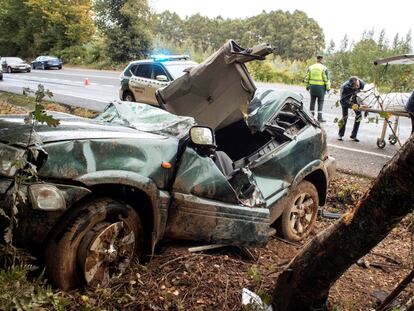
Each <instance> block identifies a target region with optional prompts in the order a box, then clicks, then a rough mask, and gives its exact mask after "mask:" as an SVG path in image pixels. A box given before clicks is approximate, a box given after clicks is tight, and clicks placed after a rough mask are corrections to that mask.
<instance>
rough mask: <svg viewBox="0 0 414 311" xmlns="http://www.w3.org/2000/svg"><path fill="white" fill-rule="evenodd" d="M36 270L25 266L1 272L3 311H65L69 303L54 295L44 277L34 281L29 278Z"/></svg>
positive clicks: (0, 285) (0, 298) (0, 307)
mask: <svg viewBox="0 0 414 311" xmlns="http://www.w3.org/2000/svg"><path fill="white" fill-rule="evenodd" d="M34 269H35V267H33V266H30V265H25V266H14V267H11V268H8V269H5V270H1V271H0V309H1V310H41V309H42V310H44V308H48V309H54V310H65V308H66V306H68V304H69V302H68V301H67V300H65V299H64V298H62V297H61V295H60V294H59V293H54V292H53V291H52V289H51V288H50V286H47V285H46V283H45V281H44V280H43V276H42V275H40V276H38V277H36V278H33V279H30V278H29V277H28V274H29V273H30V272H31V271H32V270H34Z"/></svg>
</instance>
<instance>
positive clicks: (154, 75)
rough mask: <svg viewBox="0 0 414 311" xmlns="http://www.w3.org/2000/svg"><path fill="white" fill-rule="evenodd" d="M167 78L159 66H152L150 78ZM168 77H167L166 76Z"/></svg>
mask: <svg viewBox="0 0 414 311" xmlns="http://www.w3.org/2000/svg"><path fill="white" fill-rule="evenodd" d="M161 75H163V76H167V73H166V72H165V70H164V69H163V68H162V67H161V66H159V65H154V67H153V72H152V78H153V79H156V78H157V76H161ZM167 77H168V76H167Z"/></svg>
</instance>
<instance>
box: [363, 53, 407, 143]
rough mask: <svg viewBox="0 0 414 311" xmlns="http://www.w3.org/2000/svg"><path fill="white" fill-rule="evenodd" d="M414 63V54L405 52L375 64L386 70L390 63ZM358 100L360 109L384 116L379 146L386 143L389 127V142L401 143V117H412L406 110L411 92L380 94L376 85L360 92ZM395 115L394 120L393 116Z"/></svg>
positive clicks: (376, 61) (377, 61)
mask: <svg viewBox="0 0 414 311" xmlns="http://www.w3.org/2000/svg"><path fill="white" fill-rule="evenodd" d="M412 64H414V54H404V55H397V56H391V57H387V58H383V59H378V60H375V61H374V65H384V66H385V68H384V71H385V70H386V69H387V67H388V66H389V65H412ZM357 96H358V102H359V103H360V104H361V106H360V109H361V110H362V111H365V112H373V113H378V114H379V115H380V116H381V117H383V118H384V123H383V126H382V131H381V136H380V137H378V138H377V147H378V148H381V149H382V148H384V147H385V145H386V142H385V136H386V134H387V128H388V127H389V128H390V129H391V134H390V135H389V136H388V142H389V143H390V144H391V145H395V144H396V143H397V142H398V143H399V144H400V145H401V143H400V141H399V137H398V131H397V130H398V123H399V118H400V117H407V118H408V117H410V115H409V113H408V112H407V111H406V110H405V103H406V102H407V100H408V98H409V96H410V94H409V93H388V94H380V93H379V92H378V91H377V90H376V89H375V87H373V86H372V87H368V89H367V90H364V91H361V92H360V93H358V95H357ZM393 117H394V121H391V118H393Z"/></svg>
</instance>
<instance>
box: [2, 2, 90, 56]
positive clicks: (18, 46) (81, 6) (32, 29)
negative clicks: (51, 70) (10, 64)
mask: <svg viewBox="0 0 414 311" xmlns="http://www.w3.org/2000/svg"><path fill="white" fill-rule="evenodd" d="M93 32H94V26H93V22H92V18H91V0H76V1H67V0H3V1H2V4H1V6H0V53H1V55H10V56H14V55H19V56H23V57H33V56H35V55H37V54H41V53H48V52H50V51H52V50H61V49H64V48H67V47H72V46H76V45H82V44H84V43H85V42H87V41H88V40H89V39H90V38H91V36H92V34H93Z"/></svg>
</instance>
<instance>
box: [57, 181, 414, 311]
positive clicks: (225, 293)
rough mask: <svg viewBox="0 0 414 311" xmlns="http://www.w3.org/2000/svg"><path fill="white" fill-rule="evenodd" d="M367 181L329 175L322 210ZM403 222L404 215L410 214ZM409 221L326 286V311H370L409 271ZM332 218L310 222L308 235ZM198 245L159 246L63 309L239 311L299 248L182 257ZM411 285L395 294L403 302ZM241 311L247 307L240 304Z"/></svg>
mask: <svg viewBox="0 0 414 311" xmlns="http://www.w3.org/2000/svg"><path fill="white" fill-rule="evenodd" d="M369 185H370V180H368V179H365V178H360V177H355V176H350V175H345V174H342V173H337V175H336V176H335V178H334V180H333V181H332V183H331V186H330V192H329V200H328V204H327V210H328V211H330V212H343V211H345V210H346V209H347V208H349V206H352V205H353V204H354V202H355V201H356V200H358V198H359V197H360V196H361V195H362V194H363V193H364V191H365V190H366V189H367V188H369ZM410 217H411V216H410ZM410 220H411V219H405V220H404V221H403V222H402V223H401V224H400V225H399V226H398V227H397V228H396V229H395V230H393V231H392V233H391V234H390V235H389V236H388V237H387V238H386V239H385V240H383V241H382V242H381V243H380V244H379V245H378V246H377V247H376V248H375V249H374V250H373V251H372V252H371V253H370V254H369V255H367V256H365V257H364V258H363V261H362V263H361V265H362V266H358V265H356V264H355V265H353V266H352V267H351V268H350V269H349V270H348V271H347V272H346V273H345V274H344V275H343V276H342V277H341V278H340V279H339V280H338V281H337V282H336V283H335V285H334V286H333V287H332V289H331V292H330V296H329V306H328V307H329V309H330V310H370V309H373V308H375V306H377V304H378V299H377V298H375V296H377V297H381V296H384V295H386V294H387V293H389V292H391V291H392V289H393V288H394V287H395V286H396V284H397V283H398V282H399V281H400V280H401V279H402V278H404V276H406V275H407V274H408V273H409V271H410V270H409V269H410V267H411V266H412V256H411V255H412V254H411V233H410V232H409V224H410V223H411V221H410ZM334 221H335V220H332V219H326V218H321V219H319V220H318V223H317V227H316V230H315V234H316V233H317V232H319V231H321V230H323V229H325V228H326V227H328V226H329V225H330V224H332V223H333V222H334ZM197 245H200V244H196V243H191V242H184V241H163V242H162V243H161V245H160V246H159V247H158V249H157V252H156V255H155V257H154V258H153V259H152V261H150V262H149V263H147V264H145V265H140V264H135V265H134V266H133V267H132V268H131V270H130V272H129V273H128V274H127V275H126V276H125V277H123V278H122V279H118V280H113V282H112V284H111V286H110V287H109V288H106V289H97V290H95V291H93V292H92V291H85V292H72V293H68V294H65V296H66V297H68V298H70V300H71V304H70V308H71V309H73V310H77V309H80V308H81V307H82V308H85V307H86V308H88V309H92V310H97V309H103V310H108V309H118V310H243V306H242V305H241V295H242V289H243V288H248V289H249V290H251V291H253V292H256V293H257V294H259V295H260V296H261V297H262V298H263V299H264V301H270V295H271V293H272V288H273V286H274V284H275V281H276V279H277V277H278V275H279V273H280V271H281V270H282V269H283V268H284V267H285V266H286V263H287V262H289V261H290V260H291V259H292V258H293V257H294V256H295V254H297V252H298V251H299V250H300V249H301V247H302V244H291V243H286V242H285V241H283V240H281V239H280V238H278V237H277V236H276V237H272V238H271V239H270V242H269V243H268V244H267V246H266V247H264V248H257V249H248V250H246V249H240V248H237V247H223V248H219V249H216V250H210V251H206V252H204V253H190V252H189V251H188V248H189V247H194V246H197ZM410 296H412V291H411V288H408V290H407V291H406V292H404V293H403V295H402V297H403V299H400V300H404V299H408V298H409V297H410ZM244 310H252V309H251V308H250V309H249V308H246V307H244Z"/></svg>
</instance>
